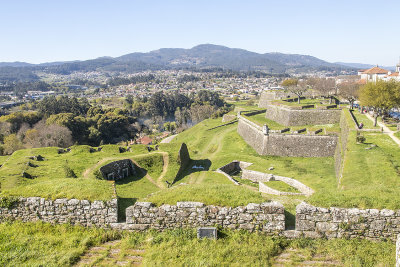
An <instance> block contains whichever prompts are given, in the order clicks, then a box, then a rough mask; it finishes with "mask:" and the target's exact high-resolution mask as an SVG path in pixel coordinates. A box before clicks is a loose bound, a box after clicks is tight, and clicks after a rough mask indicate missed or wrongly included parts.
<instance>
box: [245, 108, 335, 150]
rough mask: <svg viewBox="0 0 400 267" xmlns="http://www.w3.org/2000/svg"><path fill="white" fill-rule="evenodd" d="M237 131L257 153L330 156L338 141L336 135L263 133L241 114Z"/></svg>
mask: <svg viewBox="0 0 400 267" xmlns="http://www.w3.org/2000/svg"><path fill="white" fill-rule="evenodd" d="M238 133H239V135H240V136H242V137H243V139H244V141H245V142H246V143H247V144H249V145H250V146H251V147H252V148H254V149H255V150H256V151H257V153H258V154H260V155H272V156H282V157H331V156H333V155H334V154H335V148H336V145H337V141H338V138H337V137H336V136H327V135H321V136H320V135H306V134H279V133H271V134H269V135H264V133H263V132H262V128H261V127H260V126H258V125H256V124H255V123H253V122H251V121H249V120H248V119H245V118H243V117H242V116H239V122H238Z"/></svg>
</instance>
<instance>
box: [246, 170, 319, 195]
mask: <svg viewBox="0 0 400 267" xmlns="http://www.w3.org/2000/svg"><path fill="white" fill-rule="evenodd" d="M241 178H242V179H247V180H250V181H252V182H258V183H259V191H260V192H262V193H267V194H272V195H306V196H311V195H312V194H314V190H312V189H311V188H310V187H308V186H306V185H305V184H303V183H301V182H299V181H297V180H296V179H293V178H289V177H284V176H279V175H273V174H269V173H263V172H258V171H252V170H245V169H244V170H242V177H241ZM269 181H282V182H284V183H286V184H288V185H290V186H291V187H294V188H296V189H297V190H299V191H300V192H301V193H294V192H282V191H279V190H275V189H273V188H270V187H269V186H267V185H265V184H263V183H264V182H269Z"/></svg>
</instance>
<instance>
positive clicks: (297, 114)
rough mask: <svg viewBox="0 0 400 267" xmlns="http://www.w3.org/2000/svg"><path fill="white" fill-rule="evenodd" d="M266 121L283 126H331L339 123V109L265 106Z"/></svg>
mask: <svg viewBox="0 0 400 267" xmlns="http://www.w3.org/2000/svg"><path fill="white" fill-rule="evenodd" d="M265 114H266V115H265V117H266V118H267V119H270V120H273V121H276V122H277V123H279V124H282V125H285V126H301V125H318V124H333V123H338V122H339V121H340V114H341V110H340V109H327V110H325V109H303V110H294V109H293V110H292V109H289V108H286V107H283V106H278V105H267V112H266V113H265Z"/></svg>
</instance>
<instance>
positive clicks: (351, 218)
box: [296, 202, 400, 241]
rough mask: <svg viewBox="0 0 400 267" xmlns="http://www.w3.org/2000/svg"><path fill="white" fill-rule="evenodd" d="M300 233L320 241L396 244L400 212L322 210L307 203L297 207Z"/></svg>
mask: <svg viewBox="0 0 400 267" xmlns="http://www.w3.org/2000/svg"><path fill="white" fill-rule="evenodd" d="M296 230H297V231H301V232H303V233H305V232H314V233H315V234H316V237H320V236H326V237H328V238H368V239H375V240H381V239H382V238H388V239H391V240H393V241H395V240H396V238H397V235H398V234H399V233H400V210H398V211H394V210H387V209H383V210H377V209H365V210H362V209H356V208H352V209H345V208H332V207H331V208H320V207H314V206H312V205H309V204H307V203H305V202H303V203H301V204H299V205H298V206H297V207H296Z"/></svg>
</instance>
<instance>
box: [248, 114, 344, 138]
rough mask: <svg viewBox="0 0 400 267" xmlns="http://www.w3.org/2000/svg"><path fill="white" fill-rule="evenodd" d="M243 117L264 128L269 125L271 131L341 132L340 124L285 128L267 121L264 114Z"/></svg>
mask: <svg viewBox="0 0 400 267" xmlns="http://www.w3.org/2000/svg"><path fill="white" fill-rule="evenodd" d="M243 115H244V116H245V117H246V118H247V119H249V120H250V121H252V122H254V123H256V124H258V125H260V126H263V125H264V124H266V125H268V128H270V129H271V130H282V129H285V128H290V131H297V130H300V129H304V128H307V131H316V130H319V129H323V131H322V133H321V134H329V133H339V132H340V126H339V123H335V124H323V125H302V126H284V125H281V124H279V123H277V122H275V121H273V120H270V119H267V118H266V117H265V114H264V113H261V114H257V115H253V116H246V114H243ZM287 133H290V132H287ZM306 133H307V132H304V134H306Z"/></svg>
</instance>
